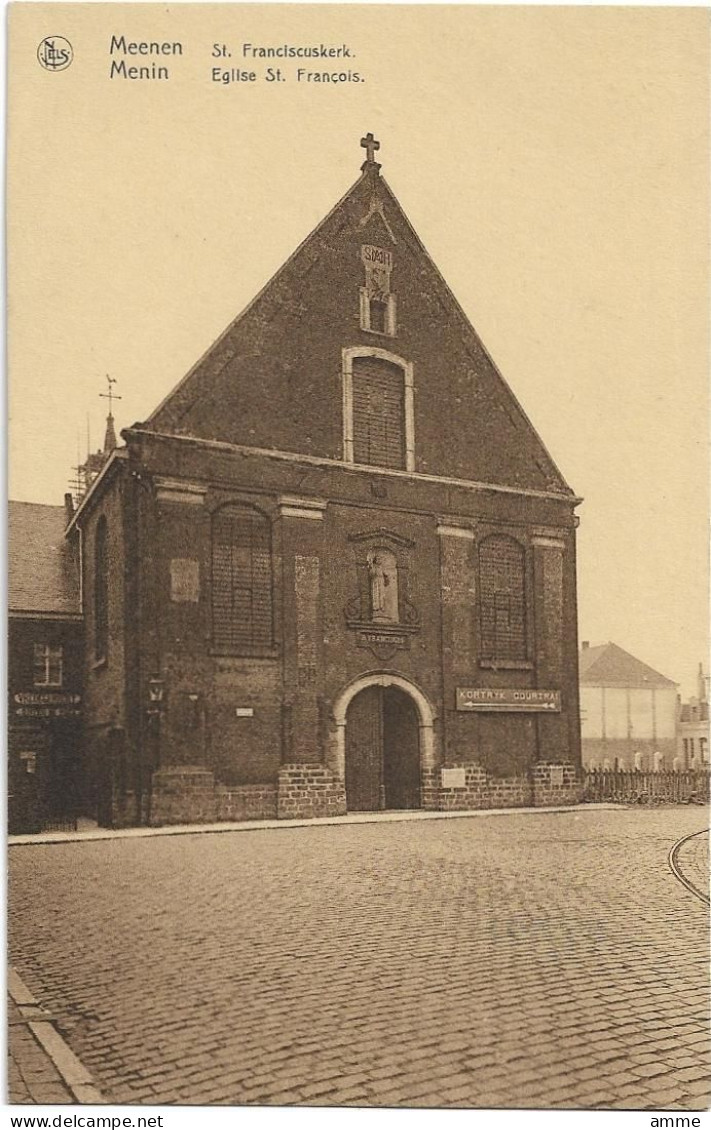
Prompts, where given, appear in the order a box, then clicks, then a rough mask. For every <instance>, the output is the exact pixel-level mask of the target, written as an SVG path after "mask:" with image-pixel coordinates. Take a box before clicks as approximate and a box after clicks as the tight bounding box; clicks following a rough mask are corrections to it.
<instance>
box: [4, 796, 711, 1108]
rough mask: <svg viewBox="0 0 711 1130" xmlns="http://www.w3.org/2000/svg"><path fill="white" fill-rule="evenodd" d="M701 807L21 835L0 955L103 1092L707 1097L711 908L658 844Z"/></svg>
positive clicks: (215, 1098) (541, 1100)
mask: <svg viewBox="0 0 711 1130" xmlns="http://www.w3.org/2000/svg"><path fill="white" fill-rule="evenodd" d="M707 822H708V815H707V811H706V810H705V809H703V808H693V807H683V808H682V807H680V808H666V809H656V810H649V811H644V810H631V809H630V810H619V811H609V810H608V811H600V810H590V809H588V810H585V809H581V810H580V811H578V812H574V813H559V814H552V813H548V814H534V815H523V814H516V813H515V812H513V813H511V814H507V815H502V816H493V817H486V818H476V819H453V820H437V821H430V822H426V821H423V822H408V823H379V824H357V825H356V824H354V825H348V826H339V827H326V826H322V827H313V828H293V829H283V830H282V829H279V830H270V831H261V830H254V831H246V832H228V833H224V834H220V835H184V836H176V837H170V838H154V839H124V840H107V841H101V842H95V843H70V844H53V845H45V846H39V845H33V846H16V847H11V848H10V851H9V861H10V908H11V912H10V939H9V942H10V953H11V960H12V962H13V963H14V964H15V965H16V967H17V969H18V971H19V973H20V975H21V976H22V978H23V979H24V981H25V982H26V984H27V985H28V986H29V988H30V989H31V990H32V992H33V993H34V994H35V995H36V996H37V998H38V999H39V1000H40V1001H41V1003H42V1005H43V1006H44V1007H46V1008H47V1009H49V1010H50V1011H51V1012H52V1014H53V1015H54V1016H56V1017H57V1018H58V1025H59V1027H60V1030H61V1031H62V1032H63V1034H64V1035H65V1037H66V1039H67V1041H68V1043H69V1045H70V1046H71V1048H72V1050H73V1051H74V1052H75V1053H76V1055H77V1056H78V1057H79V1058H80V1060H81V1061H82V1062H83V1064H84V1065H85V1066H86V1067H87V1068H88V1069H89V1071H90V1072H91V1073H92V1075H93V1077H94V1079H95V1081H96V1084H97V1086H98V1087H99V1088H100V1089H101V1091H102V1092H103V1094H104V1095H105V1096H106V1097H107V1098H108V1099H109V1100H110V1101H112V1102H115V1103H155V1104H167V1103H183V1104H185V1103H198V1104H205V1105H208V1104H215V1103H231V1104H247V1103H250V1104H252V1103H253V1104H292V1103H304V1104H315V1105H320V1104H353V1105H382V1106H397V1105H403V1106H404V1105H407V1106H438V1107H439V1106H474V1107H485V1108H486V1107H526V1106H532V1107H561V1108H564V1107H569V1108H571V1107H572V1108H576V1107H587V1108H592V1107H602V1108H634V1109H639V1108H653V1109H658V1110H664V1109H672V1110H673V1109H694V1110H699V1109H703V1108H704V1107H705V1106H706V1105H707V1102H708V1092H709V1085H710V1080H711V1068H710V1065H709V1052H708V1027H707V1020H706V1017H707V1011H708V928H707V908H706V907H705V905H704V904H703V902H702V901H701V900H700V899H698V898H695V897H694V895H693V894H692V893H690V892H689V891H688V890H686V889H685V888H684V887H683V886H682V884H681V883H680V882H679V881H678V880H677V879H676V878H675V877H674V876H673V874H672V873H671V871H670V869H669V866H668V864H667V856H668V853H669V850H670V848H671V847H672V845H673V844H674V842H675V841H676V840H678V839H680V838H681V837H682V836H684V835H688V834H690V833H693V832H697V831H699V830H700V829H702V828H704V827H706V826H707ZM700 845H701V839H700V838H699V839H698V840H697V841H696V842H695V843H694V845H693V853H694V855H693V864H692V862H690V863H689V866H692V865H693V868H694V869H695V871H694V874H695V875H697V874H698V873H699V872H700V871H701V869H702V868H703V866H704V863H703V860H702V854H703V847H702V846H700ZM704 858H707V857H704ZM705 866H706V868H707V866H708V865H707V863H706V864H705ZM695 881H697V880H696V879H695ZM20 1101H22V1100H20Z"/></svg>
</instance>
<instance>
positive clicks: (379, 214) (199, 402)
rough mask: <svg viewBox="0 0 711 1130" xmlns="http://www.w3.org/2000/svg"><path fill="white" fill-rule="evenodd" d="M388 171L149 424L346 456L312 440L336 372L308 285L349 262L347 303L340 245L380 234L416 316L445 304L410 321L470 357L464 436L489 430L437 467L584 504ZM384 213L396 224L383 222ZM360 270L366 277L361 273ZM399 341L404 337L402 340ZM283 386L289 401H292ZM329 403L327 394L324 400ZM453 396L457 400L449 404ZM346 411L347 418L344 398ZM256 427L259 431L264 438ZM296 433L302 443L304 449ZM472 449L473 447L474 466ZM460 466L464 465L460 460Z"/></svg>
mask: <svg viewBox="0 0 711 1130" xmlns="http://www.w3.org/2000/svg"><path fill="white" fill-rule="evenodd" d="M379 169H380V165H379V164H370V165H369V164H368V162H366V163H365V164H364V165H363V166H362V175H361V176H360V178H359V179H358V180H357V181H356V182H355V183H354V184H353V185H352V186H351V188H350V189H349V190H348V191H347V192H346V194H345V195H344V196H343V197H342V198H341V200H340V201H339V202H338V203H337V204H336V205H335V206H334V207H333V208H332V209H331V211H330V212H329V213H328V214H327V216H326V217H325V218H324V219H323V220H322V221H321V222H320V223H319V224H318V225H317V226H316V227H315V228H314V230H313V231H312V232H311V234H310V235H308V236H307V237H306V239H305V240H304V241H303V242H302V243H301V244H300V245H299V246H298V247H297V249H296V251H294V253H293V254H292V255H291V256H290V257H289V258H288V259H287V260H286V262H285V263H284V264H283V265H282V266H281V267H280V268H279V269H278V270H277V272H276V274H275V275H274V276H273V277H272V278H271V279H270V281H269V282H268V283H267V284H266V285H265V286H264V287H263V288H262V290H261V291H260V292H259V294H258V295H257V296H256V297H255V298H254V299H253V300H252V302H250V303H249V304H248V305H247V307H246V309H245V310H243V311H242V313H241V314H239V315H238V316H237V317H236V318H235V319H234V320H233V321H232V322H230V324H229V325H228V326H227V328H226V329H225V331H224V332H223V333H222V334H221V335H220V337H219V338H218V339H217V340H216V341H215V342H214V343H213V344H212V345H211V346H210V347H209V349H208V350H207V351H206V352H205V353H204V354H203V356H202V357H201V358H200V359H199V360H198V361H197V362H196V364H195V365H193V367H192V368H191V369H190V371H189V372H188V373H187V374H186V376H185V377H183V379H182V380H181V381H180V382H179V383H178V384H177V385H176V387H175V388H174V389H173V390H172V392H170V393H169V394H168V396H167V397H166V398H165V399H164V400H163V401H162V402H161V404H159V405H158V407H157V408H156V409H155V410H154V411H153V412H152V413H151V415H150V416H149V417H148V419H147V421H146V422H145V425H143V428H144V429H145V430H147V431H152V432H155V433H157V434H162V435H184V436H190V437H193V438H197V439H200V438H202V439H207V440H216V441H222V442H229V443H232V444H237V445H245V444H246V445H248V446H251V447H257V448H264V449H274V450H282V451H289V452H292V453H301V454H305V455H315V456H325V457H328V458H335V459H340V458H341V454H340V451H341V439H342V432H341V429H340V427H337V426H330V425H326V424H324V425H323V427H321V430H320V431H318V436H317V437H316V438H315V437H314V436H313V435H312V434H311V433H312V431H313V428H312V426H311V425H313V427H316V428H317V430H318V429H319V427H320V424H321V415H322V414H323V413H321V412H319V413H316V414H315V415H314V413H313V412H312V411H311V408H310V407H309V406H310V405H311V404H312V401H311V399H310V398H311V395H312V394H313V387H314V382H316V383H317V384H318V381H321V382H323V381H324V380H331V369H330V368H329V369H328V370H327V372H325V373H318V370H317V368H316V369H315V368H314V365H313V359H312V357H311V354H310V352H309V349H310V348H311V343H312V339H313V329H312V327H314V326H315V327H316V330H317V331H318V333H317V335H316V336H317V339H318V340H320V336H319V335H321V326H322V323H323V309H322V302H323V295H322V293H321V291H320V290H319V289H318V287H317V286H316V284H315V283H313V284H312V286H311V287H305V286H304V279H305V278H307V277H310V278H312V279H313V278H314V277H315V276H314V275H313V274H312V272H314V271H315V268H316V266H317V264H318V266H319V270H320V271H321V272H327V271H330V270H333V269H334V268H333V264H334V263H335V262H336V261H338V262H339V263H340V264H350V266H349V267H348V268H347V269H346V267H343V268H341V266H339V268H338V272H339V278H340V279H342V285H343V287H344V288H346V287H348V288H349V290H348V294H349V296H350V295H351V292H353V293H355V291H354V290H353V285H352V280H350V278H349V276H348V275H347V270H356V267H355V264H356V262H359V261H358V260H357V259H356V258H355V257H354V256H353V255H352V254H351V252H350V250H348V251H347V253H346V251H345V250H344V246H342V244H344V241H345V242H346V243H347V242H348V240H349V239H351V238H352V239H357V240H362V239H374V238H382V240H383V242H384V243H387V244H388V246H390V244H393V245H395V244H397V246H398V256H399V260H400V267H399V268H398V269H399V271H400V272H401V273H402V271H403V266H404V263H405V262H407V263H409V269H410V271H411V272H412V278H413V280H414V281H415V282H416V285H413V286H412V287H411V289H410V291H409V294H410V303H411V305H412V307H413V310H416V304H417V302H419V303H420V304H422V303H423V302H424V298H423V295H425V294H427V295H429V296H430V298H431V299H432V302H436V303H437V313H436V314H432V313H431V311H430V309H429V307H428V308H427V309H426V310H424V308H423V310H424V312H423V310H418V311H417V312H416V314H413V312H412V311H411V312H410V318H411V319H412V318H413V317H415V316H417V317H419V319H420V321H422V320H423V319H425V318H430V320H434V322H435V323H436V324H443V325H447V326H448V328H449V332H450V340H451V342H452V345H451V348H452V349H453V350H454V349H455V348H456V350H457V357H459V351H460V350H461V351H462V357H461V358H460V359H459V360H458V361H457V363H456V364H453V365H452V371H453V373H454V376H453V377H452V380H453V381H455V384H456V387H455V385H453V386H452V396H451V401H452V403H457V404H458V405H459V407H458V409H457V413H458V419H459V418H460V417H461V421H462V423H461V427H462V431H464V427H465V423H466V421H467V420H468V419H469V417H471V420H472V421H473V424H474V425H475V426H477V427H479V428H480V433H478V434H477V435H473V436H472V438H471V442H470V443H469V444H468V445H465V446H466V450H467V456H466V459H464V456H463V455H462V454H461V453H460V452H459V451H458V449H456V445H455V447H454V448H451V447H448V448H446V458H445V455H442V460H443V464H444V463H446V464H447V465H446V466H444V467H443V469H437V468H435V467H433V466H430V467H429V468H428V469H429V470H430V471H431V472H433V473H439V474H444V475H447V476H450V477H455V478H461V479H464V480H468V481H479V482H486V483H489V482H491V483H498V484H501V485H507V486H511V487H514V488H516V487H528V488H531V489H538V490H544V491H547V492H552V493H554V494H556V495H560V496H561V497H567V499H569V500H571V501H574V502H575V501H578V500H576V499H575V498H574V496H573V492H572V490H571V488H570V487H569V486H568V484H567V483H566V482H565V479H564V478H563V475H562V474H561V472H560V470H559V469H558V467H557V466H556V464H555V462H554V461H553V459H552V457H551V455H550V453H549V452H548V451H547V449H546V448H545V446H544V444H543V441H542V440H541V437H540V436H539V435H538V433H537V432H536V430H535V428H534V427H533V425H532V423H531V421H530V420H529V419H528V417H527V416H526V414H525V412H524V411H523V409H522V407H521V405H520V404H519V403H518V401H517V400H516V398H515V396H514V394H513V392H512V390H511V389H510V388H509V386H508V384H507V382H506V381H505V379H504V377H503V376H502V374H501V373H500V371H499V369H498V368H497V366H496V365H495V363H494V362H493V360H492V358H491V357H490V355H489V354H488V352H487V350H486V349H485V347H484V345H483V343H482V342H481V339H480V338H479V336H478V334H477V332H476V330H475V329H474V327H473V326H472V324H471V322H470V321H469V319H468V318H467V316H466V314H465V313H464V311H463V310H462V308H461V306H460V305H459V303H458V302H457V300H456V298H455V297H454V295H453V293H452V291H451V290H450V288H449V287H448V285H447V283H446V282H445V280H444V279H443V277H442V275H441V273H440V272H439V270H438V269H437V267H436V265H435V264H434V263H433V261H432V259H431V258H430V256H429V254H428V253H427V251H426V249H425V248H424V246H423V244H422V242H421V240H420V239H419V236H418V235H417V233H416V232H415V230H414V228H413V227H412V224H411V223H410V221H409V219H408V217H407V216H406V214H405V212H404V210H403V208H402V205H401V204H400V202H399V201H398V199H397V198H396V196H395V194H394V192H393V191H392V189H391V188H390V186H389V185H388V184H387V182H386V181H385V179H384V178H383V177H382V176H380V175H379V172H378V170H379ZM385 209H387V215H388V216H389V220H387V219H386V218H385V215H386V213H385ZM388 241H389V242H388ZM357 270H358V271H359V272H360V270H361V268H360V266H358V268H357ZM326 277H327V276H326V274H325V273H324V278H326ZM328 277H329V278H330V276H328ZM319 278H320V276H319ZM319 285H320V284H319ZM331 293H333V291H331ZM350 300H351V299H350V297H349V301H350ZM428 301H429V299H428ZM351 323H352V319H351V315H350V313H349V314H348V315H347V324H348V326H349V329H348V340H349V341H351V343H352V344H358V343H361V344H362V341H361V337H362V335H361V336H360V337H359V336H358V333H357V332H356V335H355V336H353V332H352V324H351ZM306 337H308V346H309V348H307V345H306V342H305V339H306ZM302 339H303V340H302ZM285 340H288V341H289V349H288V350H285V349H284V341H285ZM363 340H365V339H363ZM398 341H400V342H402V339H401V338H400V337H399V338H398ZM455 343H456V345H455ZM368 344H372V339H370V338H368ZM379 344H381V345H382V344H383V343H382V342H380V343H379ZM385 344H387V342H386V343H385ZM400 350H401V351H402V344H401V346H400ZM409 352H412V350H410V351H409ZM408 355H409V354H408ZM339 357H340V351H339ZM323 364H325V365H327V366H331V365H332V364H333V359H332V357H331V356H330V354H324V361H323ZM315 373H316V374H317V375H316V376H315V375H314V374H315ZM424 377H427V378H428V379H430V380H431V381H433V380H434V376H433V372H431V371H430V369H428V368H425V367H424V366H421V368H420V386H418V387H419V391H420V395H421V397H422V396H424V395H425V393H424V389H425V385H424V384H423V383H422V382H423V379H424ZM455 378H456V380H455ZM457 382H458V383H457ZM319 389H320V386H319ZM286 390H289V403H288V405H286V404H285V400H284V397H285V391H286ZM430 391H431V390H430ZM323 399H324V398H323V394H322V392H321V391H319V392H318V403H319V404H321V403H322V402H323ZM444 401H445V402H446V403H449V401H448V400H447V398H446V397H444ZM334 404H336V400H334ZM276 405H281V406H282V408H281V411H278V412H275V411H274V409H275V406H276ZM338 405H339V408H338V410H339V411H340V401H338ZM287 409H288V410H287ZM466 412H468V413H469V416H466ZM300 413H301V414H300ZM255 418H256V420H257V421H258V423H257V424H255V423H254V419H255ZM255 428H257V429H261V430H260V433H259V435H258V436H257V438H255V431H254V429H255ZM295 435H297V436H298V437H299V438H298V440H297V442H296V443H294V436H295ZM489 445H491V447H492V448H493V450H492V451H489ZM472 452H476V460H474V456H473V455H472ZM504 455H505V460H504ZM494 459H495V460H496V461H497V465H496V468H494V469H493V470H490V467H489V465H488V464H487V460H488V461H489V464H490V463H491V461H492V460H494ZM462 461H463V462H466V464H467V467H465V468H462V467H460V466H459V465H458V462H462ZM472 461H474V462H476V463H477V470H476V473H475V472H474V471H473V470H472V468H471V467H470V466H469V464H471V463H472ZM499 461H501V462H504V461H505V463H506V466H505V467H504V468H502V467H499V466H498V462H499ZM450 464H451V465H450ZM479 464H480V465H481V466H479ZM524 465H525V466H524ZM417 470H424V468H423V467H418V468H417ZM529 480H530V481H529Z"/></svg>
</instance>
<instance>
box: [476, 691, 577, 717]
mask: <svg viewBox="0 0 711 1130" xmlns="http://www.w3.org/2000/svg"><path fill="white" fill-rule="evenodd" d="M457 710H486V711H494V712H496V713H506V714H510V713H519V712H523V711H525V712H530V711H533V712H536V713H545V714H559V713H560V691H542V690H528V689H526V688H524V687H522V688H520V689H518V688H516V689H512V688H510V687H457Z"/></svg>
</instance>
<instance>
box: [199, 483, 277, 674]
mask: <svg viewBox="0 0 711 1130" xmlns="http://www.w3.org/2000/svg"><path fill="white" fill-rule="evenodd" d="M272 604H273V601H272V546H271V527H270V523H269V519H268V518H266V517H265V515H264V514H261V513H260V512H259V511H258V510H254V509H253V508H252V507H251V506H242V505H237V504H229V505H227V506H223V507H221V508H220V509H219V510H217V511H216V512H215V514H214V515H213V518H212V642H213V646H214V647H215V649H216V650H218V651H223V652H228V653H232V654H247V655H249V654H253V653H254V652H255V651H259V650H264V649H266V648H271V647H272V646H273V642H274V637H273V609H272Z"/></svg>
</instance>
